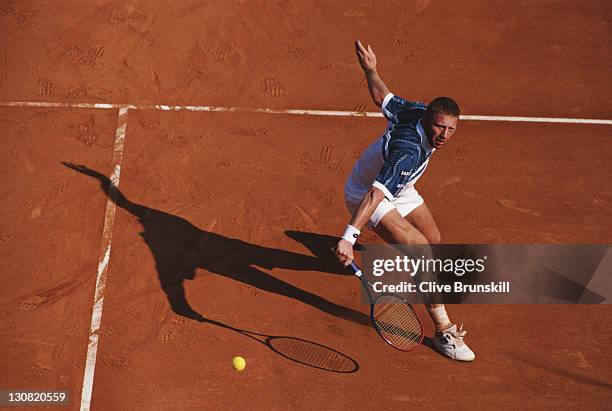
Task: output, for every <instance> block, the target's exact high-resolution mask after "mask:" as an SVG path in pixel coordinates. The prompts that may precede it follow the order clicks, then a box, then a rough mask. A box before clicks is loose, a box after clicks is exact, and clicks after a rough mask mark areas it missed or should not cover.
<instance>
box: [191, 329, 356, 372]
mask: <svg viewBox="0 0 612 411" xmlns="http://www.w3.org/2000/svg"><path fill="white" fill-rule="evenodd" d="M200 322H203V323H210V324H213V325H216V326H217V327H221V328H225V329H227V330H232V331H235V332H237V333H240V334H242V335H245V336H247V337H249V338H251V339H253V340H255V341H258V342H260V343H262V344H263V345H265V346H266V347H268V348H269V349H270V350H272V351H273V352H275V353H276V354H278V355H280V356H281V357H283V358H286V359H288V360H290V361H293V362H296V363H298V364H302V365H305V366H308V367H311V368H316V369H319V370H323V371H328V372H335V373H342V374H348V373H353V372H356V371H358V370H359V364H357V361H355V360H354V359H352V358H351V357H349V356H348V355H346V354H343V353H341V352H340V351H337V350H334V349H333V348H330V347H327V346H325V345H322V344H319V343H316V342H312V341H308V340H304V339H302V338H297V337H288V336H281V335H266V334H260V333H256V332H253V331H248V330H241V329H240V328H236V327H232V326H231V325H227V324H223V323H221V322H219V321H215V320H211V319H209V318H202V319H201V320H200Z"/></svg>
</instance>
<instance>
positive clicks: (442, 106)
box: [422, 97, 461, 148]
mask: <svg viewBox="0 0 612 411" xmlns="http://www.w3.org/2000/svg"><path fill="white" fill-rule="evenodd" d="M460 115H461V111H460V110H459V106H458V105H457V103H456V102H455V100H453V99H452V98H450V97H436V98H435V99H433V100H432V101H431V102H430V103H429V104H428V105H427V112H426V113H425V116H424V117H423V121H422V124H423V129H424V130H425V134H426V135H427V138H428V139H429V143H430V144H431V146H432V147H434V148H442V147H443V146H444V145H445V144H446V143H448V141H449V140H450V139H451V137H452V136H453V134H454V133H455V130H456V129H457V122H458V121H459V116H460Z"/></svg>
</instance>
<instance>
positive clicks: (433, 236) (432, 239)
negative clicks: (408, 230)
mask: <svg viewBox="0 0 612 411" xmlns="http://www.w3.org/2000/svg"><path fill="white" fill-rule="evenodd" d="M427 241H429V244H440V242H441V241H442V235H441V234H440V231H439V230H438V229H436V230H434V231H433V232H432V233H429V234H428V235H427Z"/></svg>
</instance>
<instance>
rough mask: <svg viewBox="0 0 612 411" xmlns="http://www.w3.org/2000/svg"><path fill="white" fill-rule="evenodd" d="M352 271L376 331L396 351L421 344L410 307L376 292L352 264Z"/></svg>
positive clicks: (419, 328) (417, 322)
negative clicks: (364, 298)
mask: <svg viewBox="0 0 612 411" xmlns="http://www.w3.org/2000/svg"><path fill="white" fill-rule="evenodd" d="M351 269H352V271H353V274H355V275H356V276H357V277H358V278H359V280H360V281H361V284H362V285H363V288H364V289H365V290H366V294H367V295H368V299H369V301H370V319H371V320H372V324H373V325H374V328H375V329H376V332H378V334H379V335H380V336H381V337H382V338H383V340H385V341H386V342H387V343H388V344H389V345H391V346H392V347H394V348H397V349H398V350H401V351H411V350H414V349H415V348H416V347H418V346H419V345H420V344H421V342H422V341H423V326H422V324H421V321H420V320H419V317H418V316H417V314H416V312H414V309H413V308H412V306H411V305H410V304H408V303H407V302H406V301H404V300H403V299H402V298H400V297H399V296H397V295H394V294H386V293H385V294H381V293H376V292H375V291H374V286H373V285H372V284H371V283H370V282H369V281H368V280H367V279H366V278H365V276H364V275H363V273H362V271H361V269H360V268H359V266H358V265H357V264H355V263H354V262H352V263H351Z"/></svg>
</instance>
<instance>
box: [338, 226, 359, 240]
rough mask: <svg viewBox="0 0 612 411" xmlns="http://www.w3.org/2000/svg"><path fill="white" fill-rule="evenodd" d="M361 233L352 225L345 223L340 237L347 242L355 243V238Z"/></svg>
mask: <svg viewBox="0 0 612 411" xmlns="http://www.w3.org/2000/svg"><path fill="white" fill-rule="evenodd" d="M359 234H361V231H359V230H358V229H356V228H355V227H353V226H352V225H350V224H349V225H347V226H346V230H344V234H343V235H342V239H344V240H346V241H348V242H349V243H351V244H353V245H355V242H356V241H357V238H358V237H359Z"/></svg>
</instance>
